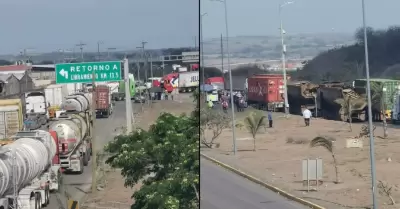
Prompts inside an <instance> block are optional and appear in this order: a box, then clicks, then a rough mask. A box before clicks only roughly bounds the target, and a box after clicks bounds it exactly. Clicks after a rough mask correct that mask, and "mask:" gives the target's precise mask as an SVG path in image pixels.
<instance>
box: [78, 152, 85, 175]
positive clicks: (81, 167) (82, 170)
mask: <svg viewBox="0 0 400 209" xmlns="http://www.w3.org/2000/svg"><path fill="white" fill-rule="evenodd" d="M83 157H84V156H83ZM83 157H82V158H81V160H80V170H79V171H78V174H83V172H84V171H85V166H84V165H83Z"/></svg>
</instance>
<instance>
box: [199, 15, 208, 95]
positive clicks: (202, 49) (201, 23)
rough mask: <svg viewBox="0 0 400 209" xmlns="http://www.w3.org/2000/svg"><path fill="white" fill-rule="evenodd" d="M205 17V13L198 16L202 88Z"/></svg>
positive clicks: (203, 78) (203, 79)
mask: <svg viewBox="0 0 400 209" xmlns="http://www.w3.org/2000/svg"><path fill="white" fill-rule="evenodd" d="M205 15H207V13H203V14H201V15H200V36H201V37H200V41H201V50H200V51H201V79H202V81H203V88H204V84H205V77H204V44H203V42H204V41H203V17H204V16H205Z"/></svg>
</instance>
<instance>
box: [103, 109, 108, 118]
mask: <svg viewBox="0 0 400 209" xmlns="http://www.w3.org/2000/svg"><path fill="white" fill-rule="evenodd" d="M108 116H110V111H109V110H107V111H105V112H104V114H103V118H108Z"/></svg>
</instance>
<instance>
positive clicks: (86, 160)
mask: <svg viewBox="0 0 400 209" xmlns="http://www.w3.org/2000/svg"><path fill="white" fill-rule="evenodd" d="M88 154H89V153H88V151H87V150H86V153H84V154H83V165H84V166H87V165H89V155H88Z"/></svg>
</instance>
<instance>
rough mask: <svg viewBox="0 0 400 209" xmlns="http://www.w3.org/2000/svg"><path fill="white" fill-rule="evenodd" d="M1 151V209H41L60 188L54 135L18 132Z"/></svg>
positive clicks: (41, 132)
mask: <svg viewBox="0 0 400 209" xmlns="http://www.w3.org/2000/svg"><path fill="white" fill-rule="evenodd" d="M13 140H14V141H13V142H11V143H9V144H7V145H4V146H1V147H0V157H1V160H0V173H1V174H2V178H0V208H3V209H11V208H19V209H41V208H44V207H46V206H47V205H48V204H49V203H50V192H52V191H57V190H58V189H59V187H60V180H61V170H60V165H59V158H58V150H57V145H58V138H57V134H56V133H55V132H54V131H43V130H35V131H21V132H18V133H17V134H16V135H15V137H14V138H13Z"/></svg>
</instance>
